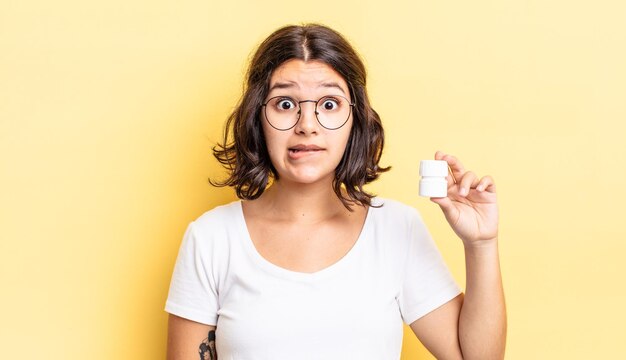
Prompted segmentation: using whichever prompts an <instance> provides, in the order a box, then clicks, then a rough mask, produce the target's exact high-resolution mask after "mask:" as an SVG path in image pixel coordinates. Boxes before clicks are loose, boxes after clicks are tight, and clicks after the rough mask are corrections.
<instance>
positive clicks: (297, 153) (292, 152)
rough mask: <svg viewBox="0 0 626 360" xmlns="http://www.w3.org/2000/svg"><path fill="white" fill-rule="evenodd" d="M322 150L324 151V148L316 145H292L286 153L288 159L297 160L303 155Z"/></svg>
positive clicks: (317, 152)
mask: <svg viewBox="0 0 626 360" xmlns="http://www.w3.org/2000/svg"><path fill="white" fill-rule="evenodd" d="M322 151H324V149H322V148H320V147H318V146H294V147H292V148H289V151H288V154H289V158H290V159H293V160H297V159H301V158H303V157H307V156H311V155H315V154H319V153H321V152H322Z"/></svg>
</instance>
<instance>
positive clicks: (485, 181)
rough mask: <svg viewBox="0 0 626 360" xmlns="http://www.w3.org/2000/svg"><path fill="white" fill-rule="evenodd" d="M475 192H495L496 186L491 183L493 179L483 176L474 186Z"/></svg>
mask: <svg viewBox="0 0 626 360" xmlns="http://www.w3.org/2000/svg"><path fill="white" fill-rule="evenodd" d="M476 190H478V191H487V192H491V193H495V192H496V184H495V183H494V182H493V178H492V177H491V176H489V175H487V176H484V177H483V178H482V179H480V181H479V182H478V185H476Z"/></svg>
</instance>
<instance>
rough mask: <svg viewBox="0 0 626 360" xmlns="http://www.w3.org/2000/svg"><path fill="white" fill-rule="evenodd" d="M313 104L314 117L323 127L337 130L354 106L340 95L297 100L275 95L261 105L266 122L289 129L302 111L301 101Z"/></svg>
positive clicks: (344, 122)
mask: <svg viewBox="0 0 626 360" xmlns="http://www.w3.org/2000/svg"><path fill="white" fill-rule="evenodd" d="M305 102H310V103H314V104H315V117H316V118H317V122H319V124H320V125H322V127H323V128H325V129H328V130H337V129H339V128H340V127H342V126H344V125H345V124H346V123H347V122H348V119H349V118H350V114H351V113H352V107H353V106H354V104H353V103H351V102H350V101H349V100H348V99H346V98H345V97H343V96H341V95H328V96H324V97H322V98H321V99H319V100H317V101H315V100H301V101H297V100H294V99H293V98H290V97H289V96H275V97H273V98H270V99H269V100H267V101H266V102H265V103H264V104H261V107H263V108H265V118H266V119H267V122H268V123H269V124H270V126H272V127H273V128H274V129H276V130H281V131H285V130H289V129H291V128H293V127H294V126H296V124H297V123H298V120H300V114H301V113H302V105H301V104H302V103H305Z"/></svg>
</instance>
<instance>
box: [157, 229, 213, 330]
mask: <svg viewBox="0 0 626 360" xmlns="http://www.w3.org/2000/svg"><path fill="white" fill-rule="evenodd" d="M208 240H209V239H204V238H199V237H198V235H197V233H196V231H195V229H194V223H193V222H192V223H190V224H189V226H188V227H187V230H186V231H185V235H184V236H183V241H182V243H181V245H180V249H179V251H178V257H177V259H176V265H175V266H174V272H173V274H172V280H171V283H170V289H169V294H168V297H167V301H166V302H165V311H167V312H168V313H170V314H174V315H177V316H180V317H183V318H185V319H189V320H193V321H196V322H199V323H203V324H207V325H216V324H217V310H218V298H217V289H216V282H215V279H214V277H213V272H212V267H211V264H210V259H211V257H212V256H211V255H212V254H210V250H211V249H210V246H209V241H208Z"/></svg>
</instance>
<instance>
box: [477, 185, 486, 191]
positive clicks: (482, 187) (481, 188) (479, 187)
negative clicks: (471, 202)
mask: <svg viewBox="0 0 626 360" xmlns="http://www.w3.org/2000/svg"><path fill="white" fill-rule="evenodd" d="M476 189H477V190H478V191H483V190H484V189H485V187H484V186H482V185H479V186H478V187H477V188H476Z"/></svg>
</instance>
